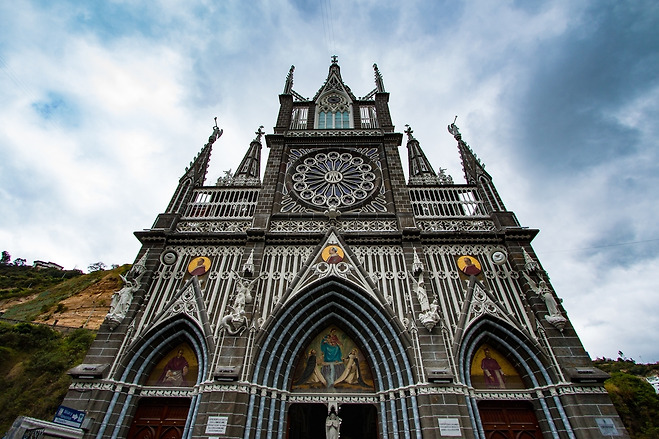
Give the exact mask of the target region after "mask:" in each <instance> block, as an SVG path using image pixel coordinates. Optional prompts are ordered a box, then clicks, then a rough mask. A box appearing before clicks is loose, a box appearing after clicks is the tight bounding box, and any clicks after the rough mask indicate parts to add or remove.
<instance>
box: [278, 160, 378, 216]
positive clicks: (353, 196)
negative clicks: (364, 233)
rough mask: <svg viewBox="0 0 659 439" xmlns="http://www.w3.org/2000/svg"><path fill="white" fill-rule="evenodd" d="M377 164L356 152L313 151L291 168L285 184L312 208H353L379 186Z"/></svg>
mask: <svg viewBox="0 0 659 439" xmlns="http://www.w3.org/2000/svg"><path fill="white" fill-rule="evenodd" d="M381 180H382V177H381V173H380V169H379V167H378V166H377V165H376V164H375V163H374V162H373V161H372V160H371V159H370V158H368V157H366V156H363V155H361V154H359V153H357V152H355V151H327V152H312V153H309V154H306V155H303V156H302V157H300V158H299V159H298V160H296V161H295V162H294V163H293V164H292V166H291V167H290V169H289V171H288V175H287V184H288V187H289V190H290V192H291V194H292V195H294V196H295V197H296V198H297V200H298V201H299V202H300V203H302V204H305V205H306V206H308V207H311V208H313V209H319V210H320V209H323V210H324V209H328V208H336V209H339V210H340V209H347V208H350V209H352V208H356V207H359V206H361V205H362V204H364V203H366V202H367V201H368V200H370V198H371V197H372V196H373V194H374V193H375V192H376V190H377V189H378V187H379V186H380V182H381Z"/></svg>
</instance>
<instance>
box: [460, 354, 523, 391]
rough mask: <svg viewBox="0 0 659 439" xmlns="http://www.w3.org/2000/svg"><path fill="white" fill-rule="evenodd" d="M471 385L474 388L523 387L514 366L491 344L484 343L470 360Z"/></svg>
mask: <svg viewBox="0 0 659 439" xmlns="http://www.w3.org/2000/svg"><path fill="white" fill-rule="evenodd" d="M471 385H472V386H473V387H474V388H476V389H523V388H524V383H523V382H522V379H521V377H520V375H519V372H517V370H516V369H515V367H514V366H513V365H512V364H511V363H510V362H509V361H508V360H507V359H506V357H504V356H503V355H501V353H499V352H498V351H497V350H495V349H494V348H492V347H491V346H489V345H487V344H484V345H482V346H481V347H480V348H479V349H478V350H477V351H476V354H474V358H473V359H472V360H471Z"/></svg>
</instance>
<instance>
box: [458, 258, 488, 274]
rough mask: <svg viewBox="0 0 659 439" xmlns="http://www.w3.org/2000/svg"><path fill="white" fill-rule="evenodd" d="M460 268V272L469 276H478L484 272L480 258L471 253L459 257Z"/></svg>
mask: <svg viewBox="0 0 659 439" xmlns="http://www.w3.org/2000/svg"><path fill="white" fill-rule="evenodd" d="M457 263H458V268H459V269H460V272H461V273H462V274H463V275H465V276H468V277H471V276H478V275H480V274H481V273H482V271H483V268H482V267H481V263H480V262H479V261H478V258H476V257H475V256H471V255H462V256H459V257H458V258H457Z"/></svg>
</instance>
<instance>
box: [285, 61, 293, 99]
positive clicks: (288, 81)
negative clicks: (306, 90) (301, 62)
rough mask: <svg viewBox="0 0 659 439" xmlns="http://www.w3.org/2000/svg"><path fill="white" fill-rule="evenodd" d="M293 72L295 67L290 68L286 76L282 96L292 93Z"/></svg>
mask: <svg viewBox="0 0 659 439" xmlns="http://www.w3.org/2000/svg"><path fill="white" fill-rule="evenodd" d="M293 71H295V66H291V69H290V70H289V71H288V75H286V85H284V94H285V95H289V94H291V91H293Z"/></svg>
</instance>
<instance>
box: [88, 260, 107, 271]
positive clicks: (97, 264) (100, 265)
mask: <svg viewBox="0 0 659 439" xmlns="http://www.w3.org/2000/svg"><path fill="white" fill-rule="evenodd" d="M106 268H107V266H106V265H105V264H104V263H103V262H94V263H93V264H89V267H87V269H88V270H89V272H90V273H91V272H93V271H101V270H105V269H106Z"/></svg>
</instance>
